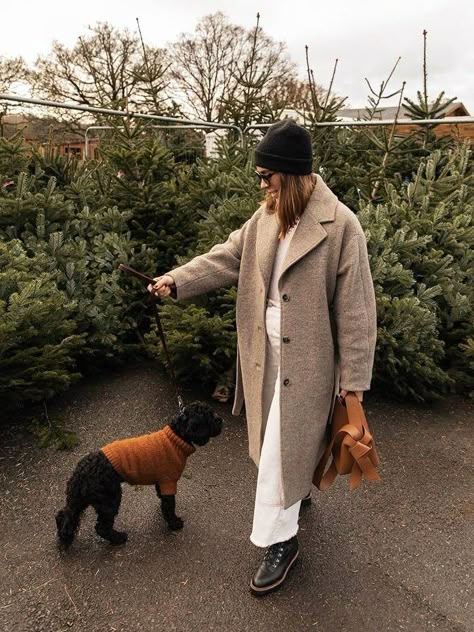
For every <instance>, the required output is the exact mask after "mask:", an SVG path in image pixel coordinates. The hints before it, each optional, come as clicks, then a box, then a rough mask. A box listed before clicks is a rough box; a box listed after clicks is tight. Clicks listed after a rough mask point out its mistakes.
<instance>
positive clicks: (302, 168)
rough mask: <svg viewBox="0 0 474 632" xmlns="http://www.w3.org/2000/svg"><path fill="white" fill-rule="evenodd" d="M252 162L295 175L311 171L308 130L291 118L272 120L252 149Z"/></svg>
mask: <svg viewBox="0 0 474 632" xmlns="http://www.w3.org/2000/svg"><path fill="white" fill-rule="evenodd" d="M255 165H256V166H257V167H264V168H265V169H270V170H271V171H280V172H281V173H291V174H294V175H299V176H304V175H307V174H309V173H311V172H312V170H313V152H312V148H311V136H310V133H309V132H308V131H307V130H306V129H305V128H304V127H301V126H300V125H298V124H297V123H295V122H294V121H293V120H292V119H285V120H284V121H280V122H279V123H275V124H274V125H272V126H271V127H269V128H268V131H267V133H266V134H265V136H264V137H263V138H262V140H261V141H260V142H259V143H258V145H257V146H256V148H255Z"/></svg>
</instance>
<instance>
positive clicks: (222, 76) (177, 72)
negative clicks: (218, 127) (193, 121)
mask: <svg viewBox="0 0 474 632" xmlns="http://www.w3.org/2000/svg"><path fill="white" fill-rule="evenodd" d="M244 40H245V31H244V29H243V28H241V27H240V26H235V25H232V24H229V23H228V22H227V20H226V17H225V15H224V14H223V13H221V12H218V13H215V14H214V15H208V16H206V17H204V18H203V19H202V20H200V22H199V23H198V24H197V26H196V30H195V33H194V34H193V35H186V34H183V35H181V36H180V37H179V39H178V41H177V42H176V43H175V44H173V45H172V47H171V51H170V54H171V57H172V76H173V88H174V91H175V94H176V95H177V97H178V98H179V99H180V100H181V101H182V102H183V103H184V104H185V106H186V107H187V109H188V110H189V111H190V112H192V113H193V115H195V116H197V117H198V118H201V119H203V120H206V121H221V120H222V112H221V107H220V106H221V103H222V101H223V99H224V98H225V97H226V95H227V94H228V93H229V90H230V87H231V84H232V83H235V79H234V72H235V69H236V66H237V63H238V61H239V58H240V55H241V53H242V48H243V42H244Z"/></svg>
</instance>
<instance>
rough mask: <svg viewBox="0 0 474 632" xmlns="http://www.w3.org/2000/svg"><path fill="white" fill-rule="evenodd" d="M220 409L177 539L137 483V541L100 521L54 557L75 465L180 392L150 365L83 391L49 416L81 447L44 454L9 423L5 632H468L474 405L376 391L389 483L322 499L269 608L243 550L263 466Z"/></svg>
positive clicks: (254, 553) (184, 499)
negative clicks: (104, 535)
mask: <svg viewBox="0 0 474 632" xmlns="http://www.w3.org/2000/svg"><path fill="white" fill-rule="evenodd" d="M187 399H188V401H189V397H188V398H187ZM216 408H217V409H218V410H219V411H220V412H221V414H222V415H223V416H224V417H225V419H226V421H227V423H226V427H225V431H224V432H223V434H222V435H221V436H220V437H218V438H217V439H215V440H214V441H213V442H211V443H210V444H209V445H208V446H206V447H204V448H202V449H200V450H198V451H197V452H196V454H194V455H193V456H192V457H191V459H190V461H189V462H188V463H189V465H188V468H187V478H183V479H182V481H181V482H180V491H179V500H178V506H179V513H181V515H182V516H183V518H184V519H185V521H186V524H185V528H184V529H183V530H182V531H181V532H178V533H172V532H169V531H167V529H166V528H165V526H164V524H163V522H162V520H161V517H160V515H159V511H158V506H157V501H156V500H155V497H154V493H153V490H152V488H151V487H142V488H132V487H128V486H126V487H125V488H124V499H123V503H122V511H121V513H120V516H119V518H118V521H117V524H118V526H119V528H120V526H122V527H123V528H124V529H126V530H127V531H128V533H129V541H128V543H127V545H126V546H124V547H118V548H113V547H110V546H109V545H108V544H106V543H104V542H103V541H101V540H99V538H98V537H97V536H96V535H95V533H94V531H93V516H92V512H91V513H88V514H87V515H86V517H85V519H84V521H83V526H82V529H81V531H80V534H79V536H78V539H77V540H76V542H75V543H74V545H73V547H72V548H71V549H70V550H69V551H68V552H67V553H64V552H61V551H59V550H58V548H57V547H56V542H55V532H54V513H55V511H56V510H57V508H58V507H59V506H60V505H61V504H62V501H63V494H64V485H65V481H66V479H67V477H68V475H69V473H70V471H71V469H72V467H73V465H74V464H75V462H76V461H77V460H78V458H79V457H80V456H81V455H82V454H84V453H85V452H87V451H89V450H91V449H94V448H97V447H99V446H100V445H102V444H104V443H105V442H106V441H109V440H111V439H114V438H119V437H122V436H126V435H129V434H139V433H142V432H147V431H150V430H152V429H154V428H155V427H157V425H162V423H165V422H166V420H169V419H170V417H171V415H172V414H173V412H174V410H175V402H174V398H173V390H172V389H171V388H170V386H169V384H168V383H167V381H166V379H165V378H163V377H162V376H161V375H160V374H159V373H158V374H157V372H156V369H155V368H154V367H153V366H152V365H145V366H144V367H142V368H140V369H137V368H135V369H129V370H128V371H127V372H126V373H123V374H116V375H113V376H109V377H107V378H104V379H100V380H95V381H89V382H88V383H83V384H81V385H79V386H77V387H75V388H74V389H73V390H72V391H70V392H69V393H68V394H67V395H66V396H65V397H63V398H62V399H61V400H60V401H58V402H57V404H55V406H54V407H52V410H51V414H59V413H61V414H63V415H64V416H65V417H66V419H67V420H68V424H69V425H70V427H71V428H75V429H76V430H77V431H78V432H79V434H80V438H81V444H80V446H79V447H78V448H76V449H75V450H74V451H73V452H55V451H54V450H51V449H46V450H41V449H39V448H37V447H36V446H35V444H34V441H33V440H32V439H31V438H29V437H22V436H21V435H20V434H19V432H18V430H16V429H15V428H9V429H6V428H5V425H3V429H2V427H1V425H0V492H1V496H0V498H1V504H0V524H1V530H0V551H1V558H0V630H2V631H3V630H5V631H8V632H30V631H31V632H63V631H68V630H72V631H81V632H82V631H83V632H86V631H87V632H113V631H116V632H135V631H139V630H140V631H146V632H152V631H159V632H161V631H166V632H168V631H175V630H176V631H179V632H191V631H198V630H199V631H204V632H206V631H214V630H215V631H224V632H240V631H244V630H251V631H252V632H260V631H262V632H263V631H269V630H271V631H273V632H278V631H280V630H282V631H283V630H284V631H285V632H293V631H295V632H299V631H304V630H312V631H321V632H333V631H334V632H346V631H347V632H349V631H351V632H392V631H393V632H394V631H399V630H407V631H410V632H433V631H436V632H448V631H449V632H467V631H468V630H472V629H473V628H472V622H473V621H474V613H473V610H472V602H471V604H470V603H469V602H470V600H472V593H471V595H470V594H469V591H470V586H471V582H472V578H471V580H470V578H469V570H470V566H472V551H473V550H474V546H473V541H472V540H473V537H472V536H473V531H472V504H471V505H469V499H471V500H472V495H471V498H469V497H470V494H471V493H472V477H470V471H471V472H472V461H471V463H470V464H469V462H468V459H469V457H470V454H469V451H468V448H469V437H470V436H471V434H472V421H473V417H474V415H473V406H472V404H468V402H467V401H466V400H462V399H460V398H457V397H456V398H450V399H448V400H447V401H445V402H443V403H442V404H438V405H436V406H434V407H431V408H429V409H426V408H424V407H417V406H413V405H406V406H400V405H397V406H395V405H394V404H390V403H389V402H387V401H383V400H381V399H379V398H377V397H375V396H373V395H372V396H371V395H370V394H369V396H368V397H367V399H366V409H367V416H368V419H369V423H370V422H372V426H373V430H374V433H375V436H376V438H377V440H378V449H379V453H380V457H381V461H382V470H381V474H382V477H383V482H382V483H372V484H364V485H363V487H362V488H361V489H359V490H357V491H355V492H352V493H349V491H348V490H347V480H339V481H337V482H336V484H334V486H333V487H331V488H330V489H329V490H328V491H326V492H324V494H322V493H320V492H317V490H316V491H315V492H314V494H313V497H314V499H313V505H312V507H311V508H310V509H309V510H307V512H306V513H305V514H304V516H303V517H302V519H301V521H300V544H301V550H302V554H301V559H300V561H299V564H298V565H297V566H296V567H295V569H294V571H293V572H292V574H291V575H290V576H289V579H288V582H287V584H286V585H285V586H284V589H283V590H281V591H280V592H277V593H274V594H273V595H269V596H267V597H265V598H261V599H256V598H255V597H253V596H252V594H251V593H250V591H249V589H248V583H249V579H250V576H251V575H252V573H253V571H254V570H255V569H256V567H257V565H258V563H259V560H260V557H261V553H260V551H259V550H258V549H256V548H255V547H253V546H252V545H251V544H250V542H249V540H248V535H249V531H250V526H251V520H252V501H253V494H254V486H255V481H256V469H255V467H254V466H253V464H252V463H251V462H250V460H249V459H248V457H247V443H246V432H245V421H244V419H243V418H236V417H232V416H231V414H230V406H229V405H228V404H225V405H219V404H218V405H217V406H216ZM471 453H472V450H471ZM469 465H471V470H469ZM469 519H471V521H469ZM469 522H470V524H469ZM469 621H470V622H471V623H469Z"/></svg>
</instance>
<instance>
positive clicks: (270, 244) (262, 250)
mask: <svg viewBox="0 0 474 632" xmlns="http://www.w3.org/2000/svg"><path fill="white" fill-rule="evenodd" d="M279 232H280V229H279V226H278V222H277V219H276V216H275V215H274V214H272V215H270V214H269V213H267V212H266V210H265V209H263V212H262V215H261V216H260V219H259V220H258V226H257V237H256V244H255V250H256V256H257V262H258V267H259V268H260V272H261V274H262V278H263V282H264V284H265V289H266V290H268V286H269V284H270V277H271V274H272V269H273V261H274V259H275V254H276V251H277V247H278V233H279Z"/></svg>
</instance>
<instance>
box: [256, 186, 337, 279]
mask: <svg viewBox="0 0 474 632" xmlns="http://www.w3.org/2000/svg"><path fill="white" fill-rule="evenodd" d="M316 178H317V181H316V186H315V188H314V191H313V193H312V195H311V197H310V199H309V202H308V204H307V205H306V208H305V210H304V213H303V215H302V217H301V220H300V221H299V223H298V226H297V227H296V229H295V234H294V235H293V237H292V238H291V241H290V245H289V247H288V252H287V254H286V257H285V260H284V262H283V267H282V271H281V275H280V278H281V276H283V274H284V273H285V272H286V271H287V270H288V268H290V267H291V266H292V265H294V264H295V263H296V262H297V261H299V259H301V258H302V257H304V255H306V254H307V253H308V252H309V251H310V250H313V248H316V246H318V245H319V244H320V243H321V242H322V241H323V240H324V239H325V238H326V237H327V232H326V231H325V230H324V228H323V227H322V226H321V224H322V223H325V222H333V221H334V218H335V213H336V206H337V203H338V199H337V197H336V196H335V195H334V193H333V192H332V191H331V190H330V189H329V187H328V186H327V185H326V184H325V182H324V181H323V179H322V178H321V176H319V175H317V176H316ZM278 233H279V227H278V222H277V219H276V216H275V215H274V214H273V215H270V214H268V213H266V212H265V211H264V212H263V213H262V215H261V217H260V219H259V221H258V228H257V239H256V251H257V261H258V266H259V268H260V272H261V274H262V277H263V280H264V283H265V288H266V289H268V285H269V283H270V277H271V273H272V269H273V262H274V259H275V254H276V250H277V247H278Z"/></svg>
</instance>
